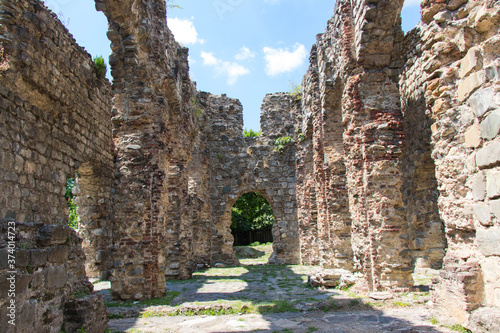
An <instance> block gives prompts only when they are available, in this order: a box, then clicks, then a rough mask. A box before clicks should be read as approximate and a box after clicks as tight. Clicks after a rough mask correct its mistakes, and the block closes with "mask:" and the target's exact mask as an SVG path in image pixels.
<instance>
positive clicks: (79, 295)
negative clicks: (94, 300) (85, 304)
mask: <svg viewBox="0 0 500 333" xmlns="http://www.w3.org/2000/svg"><path fill="white" fill-rule="evenodd" d="M88 295H90V294H89V292H88V291H85V290H79V291H77V292H75V293H74V294H73V296H74V297H75V298H83V297H85V296H88Z"/></svg>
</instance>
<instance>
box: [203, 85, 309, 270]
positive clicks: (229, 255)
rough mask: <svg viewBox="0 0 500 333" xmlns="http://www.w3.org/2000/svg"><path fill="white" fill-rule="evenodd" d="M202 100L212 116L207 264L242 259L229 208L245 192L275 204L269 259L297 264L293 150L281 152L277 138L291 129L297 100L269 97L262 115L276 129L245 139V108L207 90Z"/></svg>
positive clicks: (208, 131)
mask: <svg viewBox="0 0 500 333" xmlns="http://www.w3.org/2000/svg"><path fill="white" fill-rule="evenodd" d="M200 105H202V106H203V107H204V110H205V111H204V113H206V114H207V118H208V119H209V122H208V123H207V130H206V131H205V135H206V140H207V148H208V152H209V156H210V162H209V163H210V168H209V171H210V178H209V193H210V204H211V211H210V217H209V219H210V228H211V229H210V231H209V233H208V234H209V237H210V239H205V241H209V242H202V244H207V243H209V244H210V248H211V251H210V258H207V259H209V263H210V264H212V265H213V264H215V263H224V264H236V263H237V262H238V261H237V259H236V258H235V257H234V253H233V241H234V240H233V236H232V235H231V230H230V226H231V207H232V206H233V204H234V203H235V202H236V200H237V199H238V198H239V197H240V196H241V195H242V194H244V193H247V192H258V193H260V194H262V195H263V196H264V197H265V198H266V199H267V200H268V201H269V203H270V204H271V207H272V209H273V214H274V217H275V224H274V225H273V229H272V232H273V240H274V241H273V249H274V253H273V255H272V257H271V259H270V262H271V263H276V264H278V263H281V264H284V263H287V264H294V263H298V262H299V247H298V246H299V242H298V225H297V211H296V210H297V205H296V201H295V186H296V183H295V167H294V166H295V155H294V149H293V147H292V146H290V147H287V148H285V150H284V151H283V153H279V152H277V151H276V149H275V146H274V143H273V138H275V137H277V136H283V135H292V133H293V116H292V115H291V113H292V112H293V110H294V102H293V99H292V98H291V97H290V96H289V95H288V94H283V93H281V94H274V95H268V96H266V98H265V99H264V101H263V107H262V117H261V119H266V121H268V123H267V125H268V126H269V125H270V124H271V126H269V128H270V129H271V128H272V129H273V132H272V133H270V134H269V136H267V135H266V134H265V133H266V132H267V131H266V130H265V127H264V126H263V135H262V136H261V137H259V138H243V135H242V133H243V113H242V106H241V104H240V102H239V101H238V100H235V99H230V98H228V97H227V96H225V95H222V96H214V95H210V94H203V95H201V98H200ZM271 119H272V120H271ZM283 119H285V121H283ZM286 120H288V121H286ZM287 124H288V125H287ZM272 125H274V126H272ZM276 129H278V130H277V131H276ZM197 261H199V260H197Z"/></svg>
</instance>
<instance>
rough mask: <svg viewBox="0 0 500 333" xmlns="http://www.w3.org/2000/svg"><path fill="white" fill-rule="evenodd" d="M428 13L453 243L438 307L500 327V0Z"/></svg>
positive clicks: (444, 197) (427, 62) (444, 5)
mask: <svg viewBox="0 0 500 333" xmlns="http://www.w3.org/2000/svg"><path fill="white" fill-rule="evenodd" d="M422 20H423V23H424V26H423V29H422V32H423V34H422V45H423V46H422V57H421V59H422V61H423V66H422V68H423V70H424V72H425V74H424V75H425V77H426V82H425V89H426V91H425V102H426V108H427V111H426V113H427V114H428V115H429V116H430V117H431V118H432V121H433V122H434V124H433V125H432V126H431V130H432V136H431V138H432V148H433V149H432V158H433V159H434V163H435V166H436V178H437V182H438V189H439V192H440V196H439V199H438V205H439V213H440V216H441V218H442V220H443V221H444V224H445V227H446V239H447V243H448V244H447V245H448V248H447V252H446V256H445V258H444V264H443V269H442V270H441V271H440V275H439V278H438V279H436V281H435V290H436V291H435V293H434V298H435V302H436V309H437V310H438V311H439V312H440V313H441V315H442V317H443V320H444V318H446V317H447V318H448V319H450V318H451V321H455V322H457V321H458V322H460V323H462V324H464V325H467V327H469V328H471V329H472V330H473V331H478V332H480V331H483V330H488V329H489V330H490V331H495V330H498V328H499V327H500V324H499V323H498V318H499V316H498V313H499V309H498V308H499V298H498V295H499V290H500V288H499V280H498V271H499V269H500V262H499V259H498V258H499V255H500V253H499V252H498V244H499V242H500V237H499V235H498V232H497V230H498V212H497V210H496V207H497V205H496V200H497V199H498V193H497V192H498V191H497V184H498V177H497V176H498V170H497V165H498V156H500V155H499V153H498V149H497V146H498V139H499V136H498V131H499V125H498V121H496V119H497V117H496V112H497V111H498V106H499V103H498V96H499V92H498V91H499V85H498V81H499V62H498V56H499V54H500V48H499V45H500V44H499V37H498V36H499V29H500V7H499V3H498V2H497V1H444V2H443V1H424V2H423V4H422ZM495 314H496V315H495ZM488 317H490V318H495V317H496V318H497V319H496V320H495V319H493V320H491V319H489V320H488ZM492 325H493V326H492ZM495 325H496V326H495Z"/></svg>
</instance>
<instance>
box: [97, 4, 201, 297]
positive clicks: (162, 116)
mask: <svg viewBox="0 0 500 333" xmlns="http://www.w3.org/2000/svg"><path fill="white" fill-rule="evenodd" d="M96 8H97V9H98V10H102V11H103V12H104V14H105V15H106V17H107V18H108V21H109V31H108V37H109V39H110V40H111V49H112V51H113V53H112V55H111V56H110V65H111V74H112V75H113V86H112V88H113V94H114V99H113V118H112V122H113V136H114V140H115V145H116V165H115V167H116V170H117V173H116V176H115V192H114V220H113V233H114V238H113V253H112V255H113V259H114V270H113V272H112V277H111V283H112V290H113V292H114V294H115V295H116V296H118V297H120V298H122V299H129V298H133V299H143V298H151V297H158V296H162V295H163V294H164V292H165V271H166V268H167V264H168V265H170V264H171V263H167V262H166V256H167V255H169V252H171V250H174V249H172V248H171V247H172V246H174V247H175V246H177V245H175V244H171V243H169V244H166V241H167V239H168V241H169V242H172V241H174V240H173V239H172V235H174V238H184V234H183V233H182V232H183V231H180V233H175V232H174V233H172V230H177V229H184V226H183V225H184V224H185V223H188V222H189V221H187V220H186V219H183V218H182V209H183V207H184V206H183V205H184V203H183V199H184V197H185V195H186V193H187V188H188V187H187V186H188V184H187V177H186V176H185V174H183V168H184V167H185V166H186V165H187V163H188V162H189V160H190V158H191V153H192V150H193V143H194V139H195V137H196V132H195V128H196V125H195V122H196V116H195V115H194V106H193V103H192V102H193V97H194V96H195V89H194V84H193V83H192V82H191V80H190V79H189V66H188V63H187V56H188V52H187V49H186V48H183V47H181V46H180V45H179V44H178V43H177V42H176V41H175V40H174V38H173V35H172V33H171V32H170V30H169V29H168V28H167V21H166V6H165V2H164V1H160V0H155V1H146V2H142V3H137V2H134V1H125V2H123V1H122V2H116V1H107V0H106V1H96ZM167 229H168V230H169V236H167ZM187 236H188V237H189V235H187ZM174 243H176V242H175V241H174ZM185 245H186V244H184V242H183V245H182V246H185ZM187 246H189V245H187ZM165 248H169V250H165Z"/></svg>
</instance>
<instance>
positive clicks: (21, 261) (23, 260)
mask: <svg viewBox="0 0 500 333" xmlns="http://www.w3.org/2000/svg"><path fill="white" fill-rule="evenodd" d="M29 261H30V251H28V250H21V249H18V250H17V251H16V266H17V267H19V268H24V267H26V266H28V263H29Z"/></svg>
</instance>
